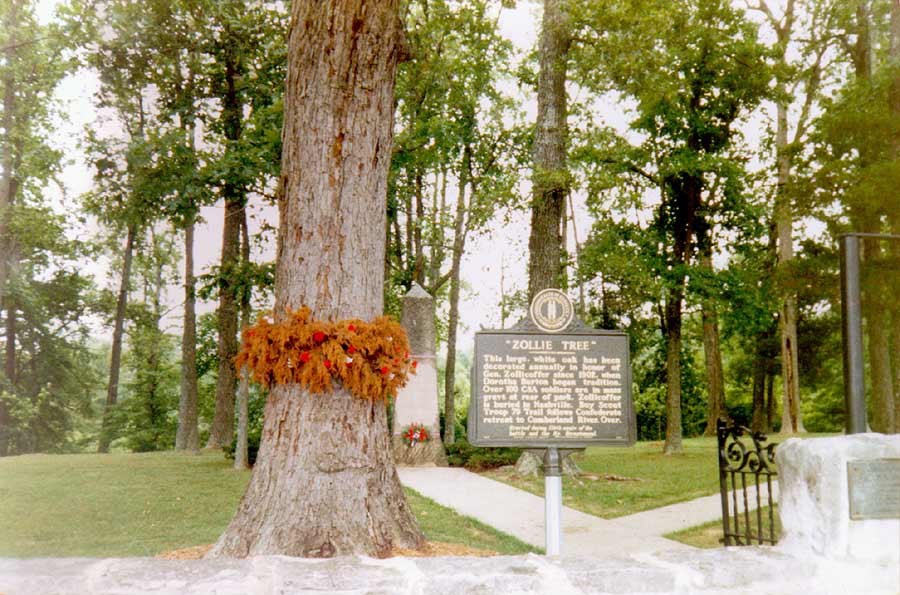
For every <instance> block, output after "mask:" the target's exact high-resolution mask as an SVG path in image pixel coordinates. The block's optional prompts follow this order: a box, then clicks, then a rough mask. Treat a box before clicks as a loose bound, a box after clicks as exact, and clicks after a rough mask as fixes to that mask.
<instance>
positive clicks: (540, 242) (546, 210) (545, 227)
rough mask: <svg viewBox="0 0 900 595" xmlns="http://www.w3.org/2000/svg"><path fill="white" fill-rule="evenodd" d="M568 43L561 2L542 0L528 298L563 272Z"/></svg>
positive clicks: (553, 283) (557, 284)
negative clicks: (562, 232)
mask: <svg viewBox="0 0 900 595" xmlns="http://www.w3.org/2000/svg"><path fill="white" fill-rule="evenodd" d="M570 44H571V37H570V33H569V16H568V13H567V10H566V0H544V16H543V19H542V21H541V39H540V50H539V60H540V73H539V75H538V85H537V100H538V111H537V121H536V122H535V136H534V150H533V160H534V171H533V172H532V187H533V191H532V193H533V198H532V204H531V235H530V236H529V238H528V254H529V257H528V298H529V300H530V299H531V298H533V297H534V295H535V294H537V293H538V292H539V291H541V290H542V289H547V288H549V287H560V286H561V285H562V281H563V275H564V274H565V270H564V268H563V252H564V250H565V246H563V243H562V242H563V238H562V234H561V229H562V227H561V226H562V225H563V222H564V221H565V215H566V193H567V191H568V183H567V181H566V176H567V169H566V135H567V124H566V118H567V113H568V112H567V106H566V60H567V57H568V52H569V45H570Z"/></svg>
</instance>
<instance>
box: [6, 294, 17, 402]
mask: <svg viewBox="0 0 900 595" xmlns="http://www.w3.org/2000/svg"><path fill="white" fill-rule="evenodd" d="M6 302H7V305H6V362H5V365H4V371H5V372H6V378H7V380H9V381H10V382H11V383H12V384H13V385H15V384H16V380H17V378H16V376H17V374H16V370H17V368H18V366H17V361H16V316H17V313H16V302H15V300H13V299H12V298H10V297H7V299H6Z"/></svg>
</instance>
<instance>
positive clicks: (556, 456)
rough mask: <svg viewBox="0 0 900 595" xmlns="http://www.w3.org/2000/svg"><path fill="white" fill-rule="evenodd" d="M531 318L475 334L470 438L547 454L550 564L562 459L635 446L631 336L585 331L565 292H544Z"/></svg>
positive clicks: (558, 527) (557, 537) (557, 543)
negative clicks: (596, 448)
mask: <svg viewBox="0 0 900 595" xmlns="http://www.w3.org/2000/svg"><path fill="white" fill-rule="evenodd" d="M529 314H530V316H529V317H527V318H525V319H523V320H522V321H520V322H519V323H518V324H516V325H515V326H514V327H513V328H511V329H508V330H484V331H480V332H478V333H476V334H475V363H474V366H473V367H472V376H473V377H472V402H471V403H470V405H469V423H468V434H469V442H470V443H472V444H474V445H476V446H516V447H523V448H529V449H535V448H540V449H546V451H545V452H544V476H545V478H544V491H545V498H544V504H545V515H546V527H545V529H546V551H547V555H551V556H552V555H558V554H559V553H560V552H561V546H562V543H561V542H562V522H561V521H562V519H561V516H562V459H563V458H564V457H565V456H566V455H567V454H569V452H571V450H573V449H580V448H584V447H587V446H603V445H605V446H630V445H632V444H634V441H635V437H636V423H635V415H634V407H633V403H632V399H631V366H630V364H629V350H628V336H627V335H626V334H625V333H624V332H622V331H617V330H598V329H592V328H589V327H587V326H586V325H585V324H584V323H583V322H581V321H580V320H578V319H577V318H576V317H575V316H574V308H573V307H572V302H571V301H569V298H568V297H567V296H566V295H565V294H564V293H563V292H561V291H559V290H556V289H545V290H544V291H541V292H540V293H538V294H537V295H536V296H535V298H534V300H533V301H532V303H531V308H530V309H529ZM563 449H566V450H569V452H567V451H566V450H563Z"/></svg>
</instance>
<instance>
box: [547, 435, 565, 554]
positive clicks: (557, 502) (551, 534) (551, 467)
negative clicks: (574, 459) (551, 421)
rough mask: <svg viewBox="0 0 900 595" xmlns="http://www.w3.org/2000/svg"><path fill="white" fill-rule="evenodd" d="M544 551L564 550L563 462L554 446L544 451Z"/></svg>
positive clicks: (556, 552) (552, 552)
mask: <svg viewBox="0 0 900 595" xmlns="http://www.w3.org/2000/svg"><path fill="white" fill-rule="evenodd" d="M544 551H545V552H546V553H547V555H548V556H558V555H559V554H560V553H561V551H562V464H561V463H560V460H559V449H557V448H554V447H550V448H548V449H547V450H546V451H544Z"/></svg>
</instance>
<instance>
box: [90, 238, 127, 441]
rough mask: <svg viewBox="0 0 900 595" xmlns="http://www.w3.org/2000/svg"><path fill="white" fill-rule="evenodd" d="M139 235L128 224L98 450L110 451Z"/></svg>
mask: <svg viewBox="0 0 900 595" xmlns="http://www.w3.org/2000/svg"><path fill="white" fill-rule="evenodd" d="M136 236H137V225H136V224H134V223H132V224H131V225H129V226H128V233H127V236H126V237H125V254H124V255H123V257H122V279H121V281H120V282H119V296H118V298H117V299H116V319H115V322H114V323H113V336H112V350H111V353H110V357H109V382H108V383H107V385H106V407H105V408H104V410H103V422H102V427H101V429H100V440H99V443H98V445H97V452H109V443H110V442H111V441H112V438H113V437H112V428H111V427H110V424H111V420H110V414H111V412H112V408H113V407H114V406H115V404H116V402H117V401H118V400H119V371H120V369H121V367H122V338H123V335H124V334H125V310H126V308H127V307H128V286H129V284H130V283H131V261H132V259H133V257H134V241H135V239H136Z"/></svg>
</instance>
